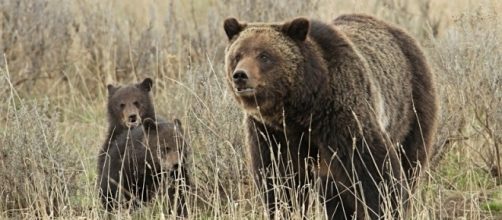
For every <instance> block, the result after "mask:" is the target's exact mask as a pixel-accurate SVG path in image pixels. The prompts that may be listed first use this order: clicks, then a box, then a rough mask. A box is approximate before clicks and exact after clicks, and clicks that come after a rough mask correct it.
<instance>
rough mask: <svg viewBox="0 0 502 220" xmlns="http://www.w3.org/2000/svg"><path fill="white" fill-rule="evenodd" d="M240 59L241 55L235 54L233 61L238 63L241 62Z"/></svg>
mask: <svg viewBox="0 0 502 220" xmlns="http://www.w3.org/2000/svg"><path fill="white" fill-rule="evenodd" d="M241 58H242V56H241V54H237V55H235V57H234V60H235V62H239V61H240V60H241Z"/></svg>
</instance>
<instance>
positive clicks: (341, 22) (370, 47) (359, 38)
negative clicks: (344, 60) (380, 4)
mask: <svg viewBox="0 0 502 220" xmlns="http://www.w3.org/2000/svg"><path fill="white" fill-rule="evenodd" d="M333 25H334V27H335V29H336V30H337V31H339V32H341V33H342V34H343V35H345V36H346V37H347V39H348V40H349V41H350V43H351V46H352V47H353V48H354V50H355V51H356V53H358V54H359V56H360V57H361V59H362V60H363V62H365V63H366V64H367V68H368V69H367V70H366V71H365V72H366V73H367V76H368V77H369V79H370V80H371V81H372V83H371V85H372V86H373V89H374V91H375V96H376V97H374V98H373V100H374V103H373V107H374V109H373V110H374V111H375V113H376V115H377V118H378V119H379V121H380V124H381V126H382V128H383V129H384V130H386V131H387V132H389V134H390V136H391V137H392V138H393V139H394V140H395V141H402V139H403V138H404V136H405V135H406V134H407V133H408V130H409V126H410V124H409V123H408V122H410V121H412V119H411V117H413V115H412V114H413V111H412V103H411V101H412V86H411V84H412V75H413V73H412V67H411V64H410V61H409V60H408V58H407V57H406V55H405V54H404V53H403V50H402V48H401V45H402V44H401V42H399V39H397V38H396V37H395V36H394V35H393V32H392V29H393V28H394V27H392V26H390V25H388V24H386V23H385V22H382V21H379V20H376V19H375V18H373V17H370V16H366V15H343V16H340V17H338V18H336V19H335V20H334V22H333ZM393 128H399V129H395V130H393Z"/></svg>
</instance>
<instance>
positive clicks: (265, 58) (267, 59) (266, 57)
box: [258, 53, 271, 63]
mask: <svg viewBox="0 0 502 220" xmlns="http://www.w3.org/2000/svg"><path fill="white" fill-rule="evenodd" d="M258 59H260V61H261V62H264V63H269V62H270V61H271V59H270V56H269V55H268V54H266V53H261V54H260V55H258Z"/></svg>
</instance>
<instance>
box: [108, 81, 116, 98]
mask: <svg viewBox="0 0 502 220" xmlns="http://www.w3.org/2000/svg"><path fill="white" fill-rule="evenodd" d="M106 88H107V89H108V97H111V96H112V95H113V94H114V93H115V91H117V89H118V88H119V87H115V86H113V85H112V84H108V85H106Z"/></svg>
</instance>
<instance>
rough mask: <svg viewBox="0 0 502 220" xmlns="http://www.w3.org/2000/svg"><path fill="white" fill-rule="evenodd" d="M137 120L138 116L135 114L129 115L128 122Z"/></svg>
mask: <svg viewBox="0 0 502 220" xmlns="http://www.w3.org/2000/svg"><path fill="white" fill-rule="evenodd" d="M137 120H138V116H137V115H136V114H134V115H129V122H131V123H135V122H136V121H137Z"/></svg>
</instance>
